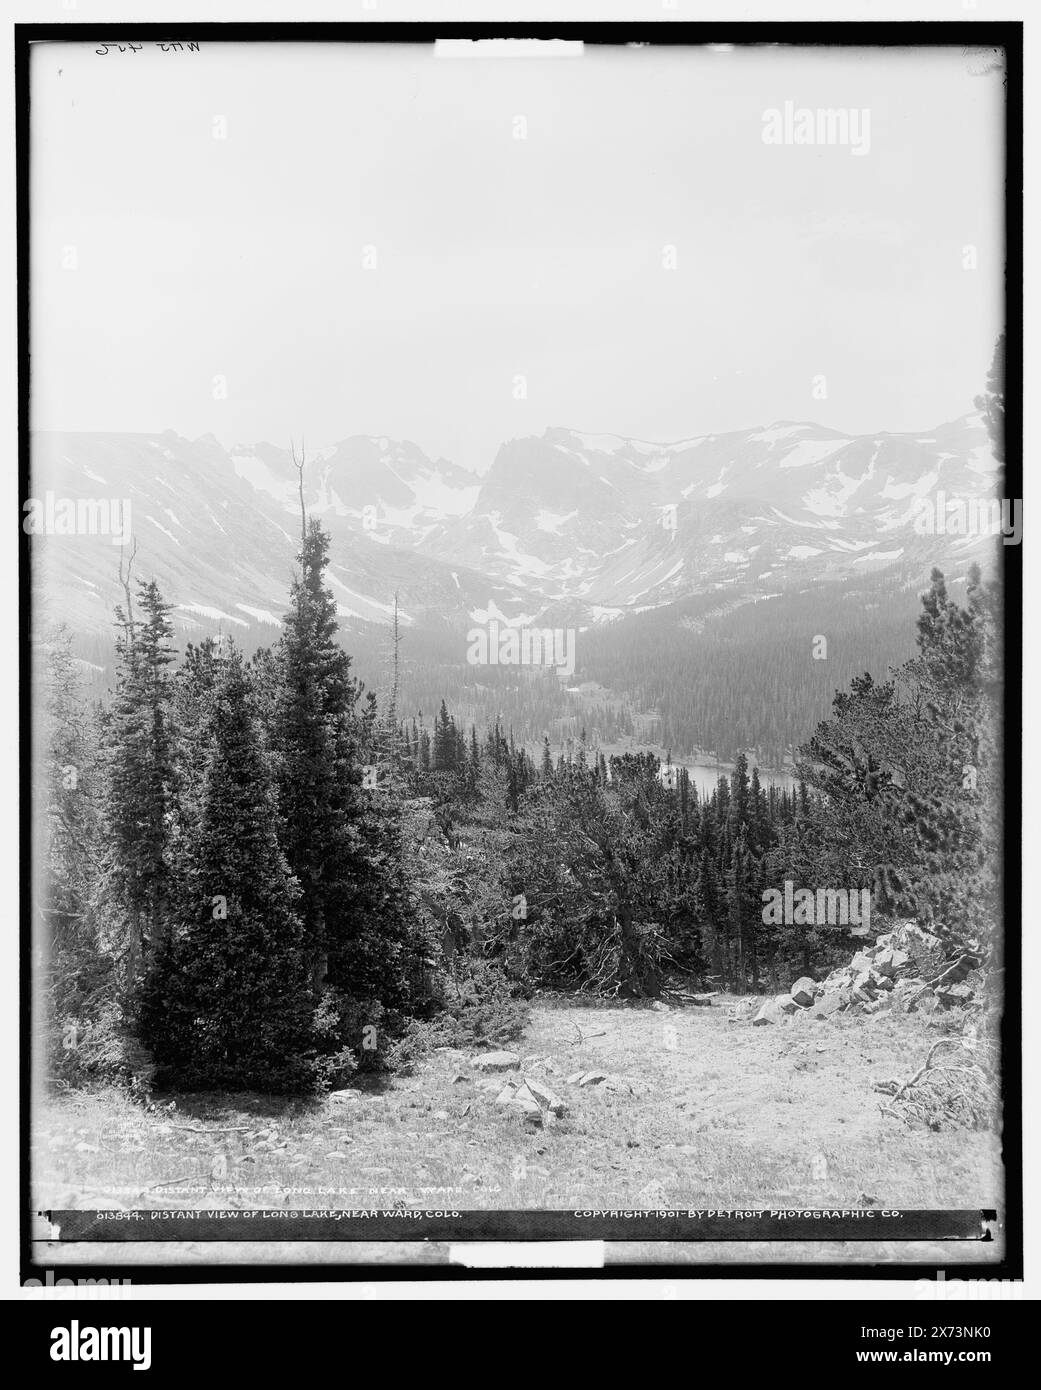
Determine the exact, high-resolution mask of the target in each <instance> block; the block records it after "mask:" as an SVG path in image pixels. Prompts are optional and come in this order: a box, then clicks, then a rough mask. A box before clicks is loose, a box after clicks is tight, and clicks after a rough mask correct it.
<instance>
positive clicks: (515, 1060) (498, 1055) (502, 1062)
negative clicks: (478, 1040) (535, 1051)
mask: <svg viewBox="0 0 1041 1390" xmlns="http://www.w3.org/2000/svg"><path fill="white" fill-rule="evenodd" d="M473 1065H474V1066H475V1067H476V1068H477V1070H478V1071H515V1070H516V1069H517V1068H518V1067H519V1066H520V1057H518V1055H517V1053H516V1052H483V1053H482V1054H481V1056H480V1057H475V1058H474V1059H473Z"/></svg>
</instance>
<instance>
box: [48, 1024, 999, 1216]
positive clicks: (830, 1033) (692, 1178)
mask: <svg viewBox="0 0 1041 1390" xmlns="http://www.w3.org/2000/svg"><path fill="white" fill-rule="evenodd" d="M729 1002H731V1001H728V1000H725V999H724V1000H717V1001H716V1003H717V1005H719V1004H722V1005H723V1006H724V1007H714V1008H697V1007H692V1006H691V1007H674V1006H668V1007H664V1008H663V1007H661V1006H657V1007H653V1006H647V1005H621V1004H619V1005H604V1004H603V1003H601V1002H597V1003H596V1004H592V1005H589V1006H585V1007H584V1006H582V1005H581V1004H576V1001H575V1000H574V999H572V998H568V999H555V998H543V999H540V1000H539V1001H537V1002H536V1004H535V1006H534V1010H533V1015H532V1021H531V1024H530V1026H529V1027H528V1029H527V1031H526V1033H525V1036H524V1038H523V1039H522V1040H521V1042H520V1043H518V1044H517V1045H515V1047H514V1049H513V1050H515V1051H517V1052H519V1053H520V1055H521V1057H522V1058H523V1059H524V1061H525V1066H524V1068H523V1070H524V1071H525V1072H526V1074H528V1075H529V1076H532V1077H534V1078H536V1079H539V1080H542V1081H544V1082H546V1083H547V1084H548V1085H549V1086H550V1087H552V1088H553V1089H554V1090H555V1091H557V1093H558V1094H559V1095H560V1096H561V1097H562V1099H564V1100H565V1101H566V1102H567V1104H568V1106H569V1109H568V1113H567V1115H566V1116H565V1117H564V1118H563V1119H561V1120H558V1121H557V1122H556V1123H555V1124H553V1125H551V1126H550V1127H548V1128H544V1129H534V1130H533V1129H531V1128H530V1127H528V1126H527V1125H526V1124H525V1121H524V1119H523V1116H521V1115H520V1114H513V1113H511V1112H510V1110H509V1109H505V1110H504V1109H502V1108H499V1107H497V1106H496V1104H495V1096H496V1093H497V1090H498V1088H499V1085H500V1084H501V1081H502V1079H503V1078H492V1079H491V1082H490V1083H489V1078H486V1077H482V1076H481V1075H480V1073H478V1072H477V1071H475V1070H474V1068H473V1067H471V1066H470V1064H469V1056H468V1054H464V1053H460V1052H453V1051H450V1050H442V1051H440V1052H437V1053H434V1054H432V1055H430V1056H428V1057H426V1058H424V1059H423V1060H422V1061H421V1062H420V1063H419V1065H418V1066H417V1068H416V1070H415V1073H414V1074H413V1075H410V1076H404V1077H398V1078H395V1079H394V1080H393V1081H391V1082H388V1083H383V1084H382V1085H381V1086H374V1087H372V1088H370V1089H365V1090H358V1091H357V1092H355V1093H353V1094H352V1098H350V1099H345V1098H343V1097H327V1098H324V1099H323V1100H321V1101H315V1102H300V1101H295V1102H287V1101H281V1100H278V1099H277V1098H272V1097H261V1096H250V1095H236V1096H226V1095H222V1096H217V1095H192V1096H185V1095H177V1096H167V1097H161V1098H159V1099H160V1100H161V1101H162V1102H167V1101H170V1100H173V1101H175V1102H176V1108H175V1109H173V1110H171V1111H163V1112H159V1113H156V1112H151V1113H146V1112H145V1111H144V1110H143V1109H142V1108H141V1107H140V1106H136V1105H133V1104H131V1103H130V1102H129V1101H127V1100H125V1099H124V1098H123V1097H122V1096H120V1095H119V1094H118V1093H116V1092H113V1091H109V1090H105V1091H98V1092H95V1093H90V1094H88V1093H83V1092H68V1093H65V1094H62V1095H56V1096H50V1097H48V1098H45V1099H41V1100H40V1101H38V1102H37V1105H36V1107H35V1108H34V1125H33V1137H34V1146H33V1176H34V1191H35V1198H36V1205H37V1206H38V1207H40V1208H69V1207H78V1208H91V1207H103V1206H106V1205H108V1206H128V1207H130V1206H139V1207H160V1206H168V1207H231V1208H234V1207H275V1206H279V1207H284V1206H289V1207H296V1208H312V1209H314V1208H324V1207H341V1206H348V1205H351V1206H372V1205H377V1204H378V1205H381V1206H393V1205H395V1204H398V1203H405V1204H407V1205H410V1206H411V1205H416V1206H421V1207H427V1208H432V1209H433V1208H440V1207H444V1206H446V1205H453V1206H456V1207H460V1206H461V1207H463V1208H465V1209H468V1210H471V1209H477V1208H505V1209H517V1208H525V1207H548V1208H570V1207H607V1206H610V1207H615V1206H617V1207H626V1208H634V1207H637V1208H638V1207H653V1206H659V1205H666V1206H670V1207H672V1206H691V1207H699V1208H706V1207H711V1208H717V1207H766V1208H769V1207H777V1206H797V1207H852V1206H856V1205H858V1204H860V1205H867V1204H870V1205H877V1206H880V1207H901V1206H903V1207H976V1206H998V1207H1000V1206H1001V1205H1002V1202H1001V1197H1002V1175H1001V1165H1000V1140H999V1139H998V1138H997V1137H996V1136H995V1135H993V1134H984V1133H969V1132H966V1131H959V1132H939V1133H935V1132H932V1131H929V1130H911V1129H908V1128H907V1127H906V1126H905V1125H903V1124H901V1123H900V1122H899V1121H897V1120H895V1119H893V1118H886V1117H883V1116H882V1114H881V1113H880V1110H879V1102H880V1101H884V1100H885V1099H886V1098H885V1097H884V1096H880V1095H879V1094H878V1093H877V1092H875V1091H874V1090H873V1089H872V1082H873V1081H874V1080H875V1079H881V1078H888V1077H903V1076H907V1075H909V1074H910V1073H912V1072H913V1071H914V1070H915V1068H916V1066H917V1065H919V1064H920V1062H921V1061H922V1059H923V1058H924V1056H925V1053H926V1052H927V1050H928V1047H929V1045H930V1043H931V1042H932V1041H935V1039H936V1037H937V1036H938V1035H937V1032H936V1029H935V1027H929V1025H928V1023H927V1021H926V1020H925V1019H924V1018H922V1017H920V1016H917V1015H911V1016H906V1015H887V1014H878V1015H873V1016H869V1017H859V1018H844V1017H838V1018H836V1019H831V1020H828V1021H826V1022H821V1023H818V1022H815V1021H810V1020H801V1021H800V1024H799V1026H797V1027H788V1026H782V1027H767V1028H753V1027H751V1026H750V1024H748V1023H744V1022H743V1023H732V1022H728V1020H727V1015H726V1008H725V1005H726V1004H727V1003H729ZM529 1059H535V1060H529ZM593 1069H600V1070H603V1071H606V1072H609V1073H611V1074H613V1075H615V1076H618V1077H621V1078H624V1080H625V1081H626V1082H627V1083H628V1087H627V1088H625V1089H623V1090H621V1091H608V1092H603V1091H599V1090H594V1089H593V1088H590V1087H583V1088H579V1087H578V1086H576V1085H569V1084H567V1082H566V1080H565V1078H566V1077H567V1076H568V1075H570V1074H572V1073H574V1072H577V1071H587V1070H593ZM195 1130H204V1131H206V1132H205V1133H196V1132H193V1131H195ZM216 1131H226V1132H216Z"/></svg>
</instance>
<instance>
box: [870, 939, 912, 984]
mask: <svg viewBox="0 0 1041 1390" xmlns="http://www.w3.org/2000/svg"><path fill="white" fill-rule="evenodd" d="M909 960H910V956H908V955H907V953H906V952H905V951H898V950H897V949H896V948H895V947H888V948H887V949H886V950H884V951H879V952H878V953H877V954H876V956H875V962H874V970H875V973H876V974H877V975H885V976H886V977H887V978H888V979H893V978H894V977H896V976H897V975H899V974H900V973H901V972H902V971H903V969H904V966H906V965H907V963H908V961H909Z"/></svg>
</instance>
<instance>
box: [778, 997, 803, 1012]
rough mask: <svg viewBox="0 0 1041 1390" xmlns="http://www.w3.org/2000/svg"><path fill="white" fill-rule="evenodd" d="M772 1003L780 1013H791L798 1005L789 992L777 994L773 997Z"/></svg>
mask: <svg viewBox="0 0 1041 1390" xmlns="http://www.w3.org/2000/svg"><path fill="white" fill-rule="evenodd" d="M774 1003H775V1004H776V1005H777V1007H778V1008H779V1009H780V1011H781V1013H782V1014H793V1013H795V1011H796V1009H797V1008H798V1007H799V1006H798V1004H797V1003H796V1002H795V1000H794V999H793V998H792V996H791V995H790V994H778V995H777V996H776V998H775V999H774Z"/></svg>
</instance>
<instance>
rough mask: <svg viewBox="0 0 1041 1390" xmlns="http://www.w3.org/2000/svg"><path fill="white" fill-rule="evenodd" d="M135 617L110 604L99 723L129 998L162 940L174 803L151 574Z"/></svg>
mask: <svg viewBox="0 0 1041 1390" xmlns="http://www.w3.org/2000/svg"><path fill="white" fill-rule="evenodd" d="M138 590H139V592H138V602H139V604H140V607H141V611H142V615H143V616H142V617H141V619H139V620H136V619H135V618H134V616H133V613H132V611H129V603H128V611H127V612H123V611H122V610H120V609H117V622H118V623H119V626H120V628H121V634H120V636H119V638H118V640H117V643H116V651H117V656H118V660H119V667H118V672H117V682H116V690H115V695H114V698H113V701H112V708H111V710H110V712H109V716H108V719H107V721H106V726H105V745H106V789H105V815H106V820H107V838H108V847H109V874H108V883H107V891H108V895H109V896H110V900H111V903H112V906H113V908H114V909H115V911H116V912H117V913H118V914H119V915H120V916H121V918H122V920H123V923H124V942H123V953H122V954H123V971H122V978H123V985H124V990H125V992H126V997H127V998H128V999H129V998H130V997H131V996H132V994H133V992H134V989H135V987H136V982H137V981H138V980H139V979H140V978H141V977H142V976H143V975H146V974H147V972H148V970H149V969H150V967H151V963H152V961H153V959H154V956H155V953H156V951H157V950H159V948H160V947H161V946H162V944H163V942H164V940H165V934H166V929H167V920H166V913H167V908H168V900H169V887H170V843H171V832H172V826H173V822H174V812H175V804H176V790H177V789H176V779H175V767H174V734H173V728H172V723H171V706H172V698H173V677H172V675H171V673H170V671H169V670H168V669H167V668H168V667H169V666H170V664H171V663H172V661H173V658H174V652H173V649H172V647H171V646H170V638H171V637H172V634H173V628H172V625H171V623H170V620H169V613H170V606H169V605H168V604H166V603H164V602H163V599H162V596H161V595H160V593H159V588H158V585H157V584H156V583H155V581H154V580H150V581H148V582H147V583H146V582H145V581H144V580H142V581H140V582H139V585H138Z"/></svg>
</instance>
